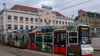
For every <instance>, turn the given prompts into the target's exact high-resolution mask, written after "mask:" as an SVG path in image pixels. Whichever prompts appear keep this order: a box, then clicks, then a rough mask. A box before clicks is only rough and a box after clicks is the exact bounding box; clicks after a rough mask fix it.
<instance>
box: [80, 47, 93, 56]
mask: <svg viewBox="0 0 100 56" xmlns="http://www.w3.org/2000/svg"><path fill="white" fill-rule="evenodd" d="M81 51H82V56H94V54H93V53H94V49H93V47H92V46H91V45H81Z"/></svg>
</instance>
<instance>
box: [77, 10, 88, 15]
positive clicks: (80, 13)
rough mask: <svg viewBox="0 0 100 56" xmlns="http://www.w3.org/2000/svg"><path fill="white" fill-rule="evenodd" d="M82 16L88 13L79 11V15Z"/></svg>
mask: <svg viewBox="0 0 100 56" xmlns="http://www.w3.org/2000/svg"><path fill="white" fill-rule="evenodd" d="M82 14H86V12H85V11H83V10H79V11H78V15H82Z"/></svg>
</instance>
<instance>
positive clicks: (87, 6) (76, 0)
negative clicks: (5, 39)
mask: <svg viewBox="0 0 100 56" xmlns="http://www.w3.org/2000/svg"><path fill="white" fill-rule="evenodd" d="M4 2H5V3H6V7H7V8H8V9H10V8H11V7H12V6H14V5H24V6H29V7H35V8H41V6H42V5H47V6H52V7H53V10H54V11H58V12H60V13H62V14H63V15H65V16H66V17H70V18H75V17H76V16H77V13H78V10H80V9H82V10H85V11H90V12H97V13H100V0H0V10H2V9H3V3H4Z"/></svg>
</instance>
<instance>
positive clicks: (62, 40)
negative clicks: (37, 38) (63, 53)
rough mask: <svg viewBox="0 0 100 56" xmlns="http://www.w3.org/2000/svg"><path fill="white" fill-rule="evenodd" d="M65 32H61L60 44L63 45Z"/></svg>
mask: <svg viewBox="0 0 100 56" xmlns="http://www.w3.org/2000/svg"><path fill="white" fill-rule="evenodd" d="M65 40H66V39H65V33H61V46H62V47H64V46H65Z"/></svg>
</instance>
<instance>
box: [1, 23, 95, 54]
mask: <svg viewBox="0 0 100 56" xmlns="http://www.w3.org/2000/svg"><path fill="white" fill-rule="evenodd" d="M89 28H90V27H89V26H88V25H85V24H76V23H74V24H70V25H68V26H60V27H57V26H41V27H36V28H33V29H30V30H18V31H14V32H10V33H7V34H5V35H4V37H3V39H2V41H3V42H4V43H5V44H8V45H10V46H15V47H20V48H28V49H30V50H37V51H42V52H48V53H53V54H58V55H63V56H94V54H93V52H94V49H93V47H92V46H91V37H90V31H89Z"/></svg>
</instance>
